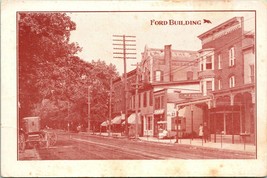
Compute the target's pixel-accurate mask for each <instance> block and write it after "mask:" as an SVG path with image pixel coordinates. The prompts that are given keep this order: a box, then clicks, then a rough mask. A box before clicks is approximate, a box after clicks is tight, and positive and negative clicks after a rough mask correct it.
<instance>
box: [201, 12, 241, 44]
mask: <svg viewBox="0 0 267 178" xmlns="http://www.w3.org/2000/svg"><path fill="white" fill-rule="evenodd" d="M242 20H243V17H233V18H231V19H229V20H227V21H226V22H223V23H221V24H220V25H217V26H216V27H214V28H212V29H210V30H208V31H206V32H205V33H202V34H201V35H199V36H197V37H198V38H199V39H200V40H202V39H203V38H205V37H206V36H208V35H211V34H213V33H214V32H217V31H220V30H221V29H223V28H225V27H227V26H230V25H233V24H236V23H239V22H240V21H242Z"/></svg>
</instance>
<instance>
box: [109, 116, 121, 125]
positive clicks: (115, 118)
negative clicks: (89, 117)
mask: <svg viewBox="0 0 267 178" xmlns="http://www.w3.org/2000/svg"><path fill="white" fill-rule="evenodd" d="M111 124H121V115H119V116H116V117H114V118H113V119H112V120H111Z"/></svg>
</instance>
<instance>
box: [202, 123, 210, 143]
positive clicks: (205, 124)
mask: <svg viewBox="0 0 267 178" xmlns="http://www.w3.org/2000/svg"><path fill="white" fill-rule="evenodd" d="M209 135H210V131H209V128H208V126H207V123H206V122H204V127H203V137H204V141H205V143H206V141H207V140H208V141H209Z"/></svg>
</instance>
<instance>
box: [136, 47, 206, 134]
mask: <svg viewBox="0 0 267 178" xmlns="http://www.w3.org/2000/svg"><path fill="white" fill-rule="evenodd" d="M197 57H198V52H197V51H184V50H173V49H171V45H165V46H164V49H156V48H148V47H147V46H146V47H145V49H144V52H143V53H142V60H141V71H142V74H141V79H142V80H141V81H142V83H143V85H142V87H141V88H140V89H139V96H140V97H139V98H140V101H141V102H140V103H141V105H140V113H141V120H142V125H143V127H142V131H143V132H142V133H143V135H147V136H158V132H159V128H161V129H165V130H167V131H168V133H169V134H170V135H173V132H175V119H176V118H177V116H176V106H175V103H176V101H178V100H181V99H180V97H179V96H180V95H183V94H184V93H200V88H199V80H198V73H197V72H198V68H199V67H198V64H197V62H196V59H197ZM146 103H149V105H148V104H146ZM185 110H187V111H188V108H185V109H184V110H183V114H181V116H180V118H181V120H183V121H184V122H183V123H184V125H183V127H184V129H185V130H186V128H188V129H187V130H186V131H187V132H191V131H189V128H190V130H191V125H190V124H191V122H190V121H189V119H190V115H191V113H190V112H185ZM193 110H195V111H196V112H197V113H198V115H197V117H201V116H202V111H201V110H199V109H198V108H196V107H194V108H193ZM181 113H182V112H181ZM196 120H197V121H196V122H195V128H196V127H197V125H198V124H199V121H200V119H196ZM186 121H187V122H186ZM174 134H175V133H174Z"/></svg>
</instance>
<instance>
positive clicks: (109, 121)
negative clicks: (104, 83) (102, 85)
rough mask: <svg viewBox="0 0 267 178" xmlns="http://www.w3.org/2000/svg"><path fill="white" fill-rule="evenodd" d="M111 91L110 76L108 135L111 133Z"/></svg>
mask: <svg viewBox="0 0 267 178" xmlns="http://www.w3.org/2000/svg"><path fill="white" fill-rule="evenodd" d="M112 92H113V86H112V78H110V91H109V117H108V130H109V132H108V136H110V133H111V127H110V124H111V101H112Z"/></svg>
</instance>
